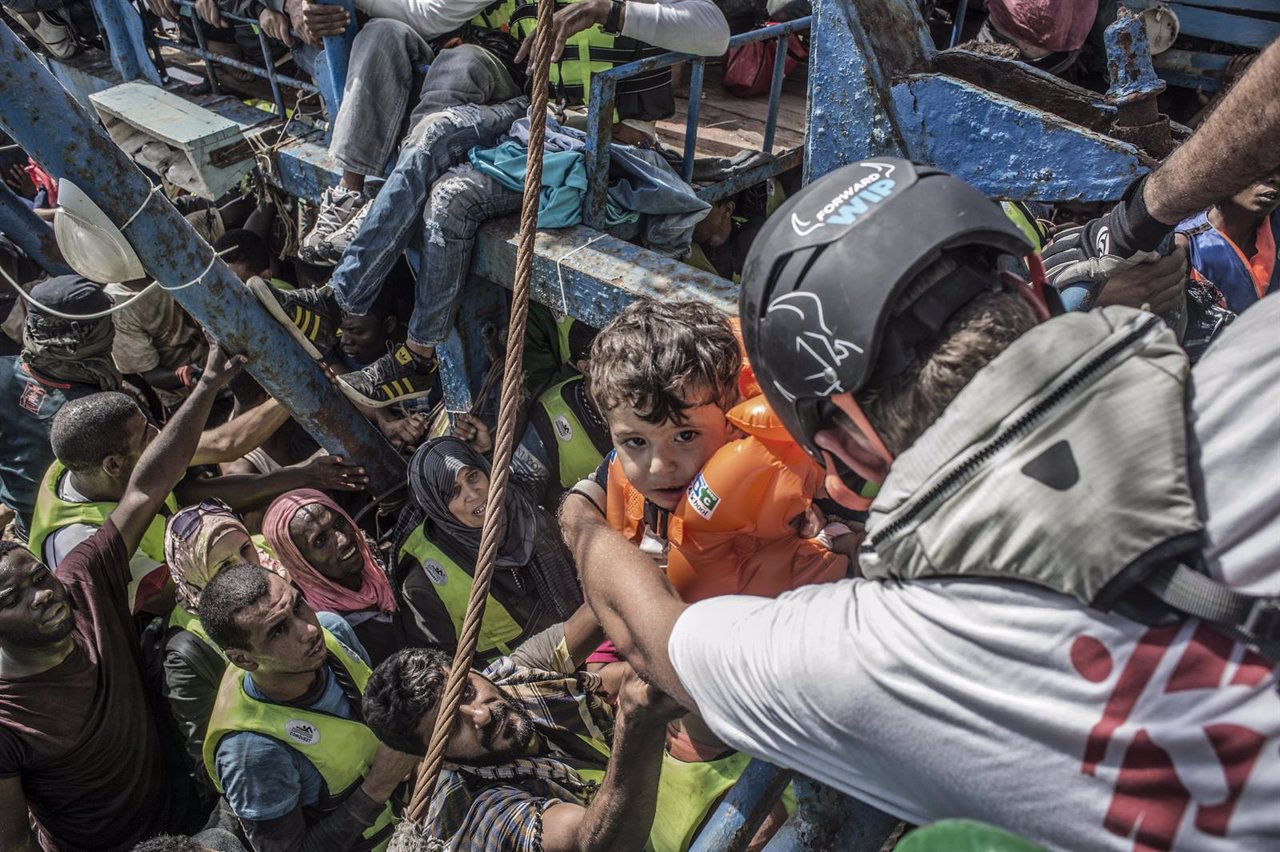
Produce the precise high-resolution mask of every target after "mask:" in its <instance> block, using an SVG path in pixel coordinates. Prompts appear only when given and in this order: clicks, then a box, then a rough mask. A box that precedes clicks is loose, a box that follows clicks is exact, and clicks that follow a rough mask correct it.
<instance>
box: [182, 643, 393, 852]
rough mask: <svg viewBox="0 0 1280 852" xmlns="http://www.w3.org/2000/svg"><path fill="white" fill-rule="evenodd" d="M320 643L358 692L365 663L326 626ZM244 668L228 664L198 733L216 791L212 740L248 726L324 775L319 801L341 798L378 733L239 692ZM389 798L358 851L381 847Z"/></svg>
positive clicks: (388, 822) (386, 835)
mask: <svg viewBox="0 0 1280 852" xmlns="http://www.w3.org/2000/svg"><path fill="white" fill-rule="evenodd" d="M323 632H324V644H325V647H326V648H328V649H329V653H330V654H331V655H332V656H333V657H335V658H337V660H338V663H339V664H340V665H341V666H342V667H343V668H345V669H346V671H347V674H348V675H350V677H351V680H352V682H353V683H354V684H355V686H356V688H357V689H359V690H360V691H361V692H363V691H364V687H365V684H366V683H368V682H369V667H368V666H367V665H365V663H364V661H363V660H361V659H360V658H359V657H357V656H356V655H355V654H354V653H353V652H351V651H349V650H348V649H347V648H346V646H344V645H343V644H342V643H341V642H339V641H338V639H337V638H336V637H334V636H333V634H331V633H330V632H329V631H328V630H324V631H323ZM246 677H248V672H245V671H242V670H241V669H238V668H236V667H235V666H228V667H227V671H226V673H225V674H223V676H222V685H221V686H220V687H219V688H218V698H217V700H216V701H215V702H214V704H213V713H212V714H211V715H210V716H209V728H208V731H207V732H206V733H205V737H204V766H205V770H206V771H207V772H208V773H209V778H210V779H212V781H213V783H214V786H215V787H217V789H218V792H219V793H221V792H222V780H221V779H220V778H219V777H218V762H217V754H218V744H219V743H220V742H222V738H223V737H226V736H228V735H230V734H236V733H241V732H244V731H249V732H252V733H255V734H262V735H263V736H267V737H271V738H272V739H273V740H276V741H277V742H280V743H282V744H284V745H286V746H288V747H289V748H291V749H293V750H294V751H296V752H297V753H298V754H300V755H302V756H303V757H305V758H306V759H307V760H308V761H309V762H310V763H311V765H312V766H314V767H315V768H316V771H317V772H319V773H320V777H321V778H322V779H323V780H324V786H325V790H324V793H323V796H324V798H322V801H325V802H327V804H328V807H330V808H331V807H336V806H337V805H339V804H341V803H342V802H343V801H345V800H346V798H347V797H348V796H350V795H351V794H352V793H353V792H355V790H356V788H357V787H359V786H360V784H361V783H362V782H363V781H364V777H365V775H366V774H368V772H369V767H370V766H371V765H372V764H373V756H374V753H375V752H377V750H378V738H377V737H375V736H374V735H373V732H372V731H370V730H369V728H368V727H367V726H366V725H365V724H364V723H363V722H359V721H357V720H355V719H342V718H339V717H338V716H331V715H329V714H328V713H320V712H317V711H314V710H307V709H304V708H301V707H290V706H287V705H284V704H274V703H272V702H270V701H260V700H258V699H256V698H253V697H251V696H250V695H249V693H247V692H245V688H244V679H245V678H246ZM391 830H392V816H391V803H390V802H388V803H387V804H386V805H385V806H383V808H382V812H381V813H380V814H378V818H377V819H376V820H374V822H373V824H372V825H370V826H369V827H368V828H366V829H365V830H364V833H363V834H362V835H361V838H362V840H361V842H360V843H359V844H358V845H357V846H355V847H353V848H354V849H355V850H359V852H365V850H381V849H385V848H386V845H387V841H388V840H389V839H390V838H391Z"/></svg>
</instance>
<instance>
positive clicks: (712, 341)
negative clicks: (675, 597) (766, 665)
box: [575, 301, 849, 602]
mask: <svg viewBox="0 0 1280 852" xmlns="http://www.w3.org/2000/svg"><path fill="white" fill-rule="evenodd" d="M743 363H744V359H743V357H742V351H741V348H740V344H739V341H738V338H737V336H736V335H735V334H734V331H733V329H732V328H731V326H730V325H729V323H727V322H726V321H725V320H724V318H723V317H722V316H721V315H720V314H718V313H717V312H716V311H715V310H714V309H712V308H711V307H710V306H708V305H705V304H703V303H701V302H667V303H658V302H654V301H639V302H636V303H634V304H632V305H631V306H630V307H628V308H627V309H626V310H624V311H623V312H622V313H621V314H619V315H618V316H617V317H616V318H615V319H614V320H613V321H612V322H611V323H610V324H609V325H608V326H606V327H605V329H604V330H603V331H601V332H600V335H599V337H597V338H596V342H595V344H594V346H593V347H592V350H591V360H590V365H589V368H588V369H589V371H590V375H591V392H592V395H593V396H594V398H595V401H596V404H597V406H598V407H599V409H600V411H601V412H602V413H603V414H604V415H605V418H606V420H607V421H608V423H609V430H610V433H611V435H612V438H613V445H614V451H613V453H611V454H610V456H609V457H608V458H607V459H606V460H605V462H604V463H603V464H602V465H601V466H600V468H599V469H598V470H597V471H596V473H595V474H594V475H593V477H591V478H590V479H588V480H586V481H584V482H582V483H579V485H578V486H575V490H578V491H580V492H582V493H584V494H586V495H587V496H590V497H591V498H592V499H593V500H595V501H596V504H597V505H598V506H600V507H601V508H602V510H603V511H604V512H605V515H606V517H607V518H608V519H609V522H610V524H611V525H612V526H614V528H616V529H618V530H620V531H621V532H623V533H624V534H625V535H626V536H628V537H629V538H631V539H632V540H633V541H635V542H637V543H638V544H639V545H640V547H641V549H643V550H645V551H647V552H649V553H650V554H651V555H652V556H653V557H654V558H655V560H657V561H658V562H659V564H665V566H666V568H667V575H668V577H669V578H670V579H671V581H672V583H673V584H674V585H675V587H676V589H677V590H678V591H679V592H680V594H681V596H682V597H683V598H684V599H685V600H687V601H690V602H692V601H697V600H701V599H703V598H707V597H714V596H716V595H725V594H753V595H766V596H776V595H779V594H781V593H782V592H784V591H787V590H789V589H793V588H796V587H797V586H800V585H806V584H808V583H820V582H829V581H833V580H838V579H841V578H843V577H844V576H846V574H847V572H848V567H849V566H848V559H847V557H845V556H843V555H840V554H838V553H833V552H832V551H831V550H830V549H829V548H828V547H827V546H826V545H825V544H823V543H822V542H820V541H819V540H817V539H815V538H810V537H807V536H805V535H802V534H801V529H802V525H803V526H804V528H805V532H806V533H807V535H809V536H811V535H813V534H815V533H816V530H817V528H818V527H820V526H821V523H820V522H819V523H813V522H812V518H813V516H814V515H815V514H816V513H815V512H814V511H813V509H812V501H813V497H814V495H815V494H816V493H817V492H818V489H819V488H820V485H821V481H822V472H821V470H820V469H819V468H818V467H817V465H815V464H814V463H813V462H812V461H810V460H809V459H808V457H807V456H806V455H805V453H804V452H803V451H801V450H800V449H799V448H798V447H797V446H796V445H795V443H794V442H793V441H792V440H791V438H790V436H788V435H787V433H786V430H785V429H784V428H783V427H782V425H781V424H780V423H779V422H778V421H777V419H776V418H775V417H774V416H773V413H772V412H771V411H770V410H769V408H768V406H767V405H766V404H765V403H764V400H763V398H760V397H759V388H758V387H756V386H755V384H754V378H753V377H752V375H751V373H750V371H749V370H747V369H744V367H743ZM744 397H747V399H746V401H745V402H741V400H742V399H743V398H744ZM806 520H808V523H806Z"/></svg>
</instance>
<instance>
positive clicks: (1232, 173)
mask: <svg viewBox="0 0 1280 852" xmlns="http://www.w3.org/2000/svg"><path fill="white" fill-rule="evenodd" d="M1277 81H1280V40H1277V41H1276V42H1274V43H1273V44H1272V45H1271V46H1270V47H1268V48H1267V49H1266V50H1265V51H1263V52H1262V54H1261V55H1260V56H1259V57H1258V58H1257V59H1256V60H1254V63H1253V65H1252V66H1250V68H1249V70H1248V71H1246V72H1245V74H1244V76H1243V77H1241V78H1240V80H1239V81H1238V82H1237V83H1236V84H1235V86H1234V87H1233V88H1232V89H1231V91H1230V92H1229V93H1228V94H1227V96H1226V97H1225V98H1223V99H1222V103H1220V104H1218V107H1217V108H1216V109H1215V110H1214V111H1213V114H1212V115H1210V116H1209V118H1208V119H1206V120H1205V122H1204V124H1202V125H1201V126H1200V128H1199V129H1198V130H1197V131H1196V132H1195V133H1194V134H1193V135H1192V136H1191V138H1190V139H1188V140H1187V141H1186V142H1184V143H1183V144H1182V146H1181V147H1180V148H1178V150H1176V151H1174V152H1173V153H1172V154H1171V155H1170V156H1169V159H1168V160H1166V161H1165V162H1164V164H1163V165H1161V166H1160V167H1159V168H1158V169H1156V170H1155V171H1154V172H1153V173H1152V174H1151V175H1149V176H1148V177H1147V178H1145V179H1143V180H1142V181H1140V182H1138V183H1135V184H1134V185H1133V186H1131V187H1129V190H1128V191H1127V192H1126V193H1125V195H1124V197H1123V198H1122V199H1121V200H1120V202H1119V203H1118V204H1116V205H1115V206H1114V207H1112V208H1111V209H1110V210H1108V211H1107V212H1106V213H1105V214H1104V215H1102V216H1099V217H1098V218H1097V219H1094V220H1092V221H1090V222H1088V223H1087V224H1085V225H1084V226H1082V227H1078V228H1068V229H1067V230H1065V231H1063V232H1061V233H1060V234H1058V235H1057V236H1055V237H1054V240H1053V242H1052V243H1050V244H1049V245H1048V246H1046V247H1045V249H1044V251H1043V252H1042V253H1041V254H1042V257H1043V259H1044V266H1045V271H1046V273H1047V275H1048V279H1049V283H1051V284H1053V286H1055V287H1057V288H1058V289H1059V290H1066V289H1068V288H1071V287H1075V286H1078V285H1086V284H1087V285H1091V286H1089V289H1090V291H1091V295H1089V296H1087V297H1085V298H1084V301H1083V305H1084V306H1085V307H1087V306H1089V305H1090V304H1092V300H1093V298H1094V297H1096V294H1097V291H1098V290H1099V289H1100V288H1101V287H1103V286H1105V285H1106V284H1107V282H1108V281H1110V280H1111V279H1112V278H1113V277H1115V276H1116V275H1118V274H1119V273H1121V272H1124V271H1125V270H1127V269H1131V268H1132V267H1134V266H1136V265H1137V264H1138V263H1141V262H1142V261H1143V260H1144V259H1147V258H1148V257H1149V256H1150V255H1149V254H1148V253H1149V252H1152V251H1155V250H1156V249H1157V248H1158V247H1159V246H1160V243H1161V242H1162V241H1163V240H1164V239H1165V237H1167V236H1168V234H1169V233H1170V232H1171V231H1172V230H1173V228H1174V226H1175V225H1177V224H1178V222H1180V221H1182V220H1183V219H1185V218H1186V217H1188V216H1190V215H1192V214H1194V213H1198V212H1200V211H1201V210H1203V209H1205V208H1206V207H1208V206H1209V205H1211V204H1213V203H1214V202H1216V201H1220V200H1222V199H1223V198H1227V197H1229V196H1231V195H1233V194H1235V193H1236V192H1238V191H1239V190H1241V189H1242V188H1244V187H1245V186H1248V185H1249V184H1250V183H1253V182H1254V181H1256V180H1257V179H1258V178H1260V177H1262V176H1263V175H1266V174H1270V173H1271V172H1273V171H1275V170H1276V168H1277V167H1278V166H1280V146H1277V145H1276V144H1275V138H1276V135H1277V133H1280V82H1277ZM1072 301H1075V299H1073V300H1072Z"/></svg>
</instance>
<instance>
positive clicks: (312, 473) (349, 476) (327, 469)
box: [295, 455, 369, 491]
mask: <svg viewBox="0 0 1280 852" xmlns="http://www.w3.org/2000/svg"><path fill="white" fill-rule="evenodd" d="M295 467H297V468H298V469H299V470H301V471H302V472H303V474H304V475H305V476H306V479H307V485H309V486H310V487H312V488H316V489H318V490H320V491H363V490H364V489H365V488H366V487H368V485H369V477H368V476H366V475H365V472H364V468H363V467H361V466H360V465H358V464H352V463H350V462H348V461H346V460H345V459H343V458H342V457H341V456H326V455H316V456H312V457H311V458H309V459H307V460H306V461H304V462H301V463H300V464H297V465H295Z"/></svg>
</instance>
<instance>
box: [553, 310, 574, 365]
mask: <svg viewBox="0 0 1280 852" xmlns="http://www.w3.org/2000/svg"><path fill="white" fill-rule="evenodd" d="M575 322H577V320H575V319H574V318H573V317H565V318H564V319H559V320H556V340H557V342H558V343H559V344H560V363H561V364H562V365H563V364H572V363H573V350H572V349H570V348H569V330H570V329H572V328H573V324H574V323H575Z"/></svg>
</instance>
